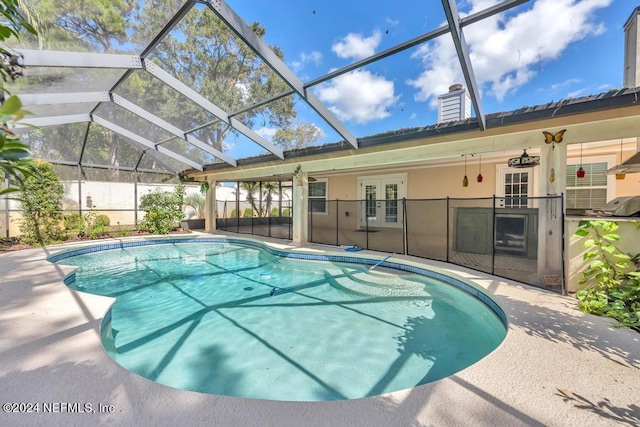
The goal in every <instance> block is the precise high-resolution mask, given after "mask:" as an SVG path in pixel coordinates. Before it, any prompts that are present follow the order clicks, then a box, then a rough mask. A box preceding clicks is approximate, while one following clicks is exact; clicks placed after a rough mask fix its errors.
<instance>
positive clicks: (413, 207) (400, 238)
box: [309, 196, 565, 294]
mask: <svg viewBox="0 0 640 427" xmlns="http://www.w3.org/2000/svg"><path fill="white" fill-rule="evenodd" d="M315 203H316V209H315V210H316V212H311V209H310V213H309V240H310V241H311V242H313V243H322V244H329V245H335V246H352V245H358V246H360V247H362V248H364V249H371V250H376V251H381V252H387V253H397V254H406V255H413V256H418V257H422V258H428V259H434V260H439V261H445V262H450V263H453V264H458V265H462V266H465V267H469V268H472V269H475V270H480V271H484V272H486V273H491V274H493V275H496V276H500V277H505V278H509V279H514V280H518V281H520V282H523V283H527V284H530V285H534V286H538V287H542V288H545V289H549V290H552V291H555V292H559V293H563V294H564V292H565V289H564V282H565V280H564V276H565V274H564V239H563V235H564V215H563V198H562V196H550V197H519V198H514V197H488V198H475V199H457V198H445V199H398V200H328V201H326V205H325V210H324V212H318V209H317V201H316V202H315ZM321 210H322V209H320V211H321Z"/></svg>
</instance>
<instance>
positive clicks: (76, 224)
mask: <svg viewBox="0 0 640 427" xmlns="http://www.w3.org/2000/svg"><path fill="white" fill-rule="evenodd" d="M63 223H64V230H65V231H67V232H70V233H80V232H81V231H83V230H84V228H85V222H84V218H83V217H82V215H80V214H79V213H72V214H68V215H65V216H64V220H63Z"/></svg>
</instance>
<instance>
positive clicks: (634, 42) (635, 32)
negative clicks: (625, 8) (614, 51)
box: [622, 6, 640, 87]
mask: <svg viewBox="0 0 640 427" xmlns="http://www.w3.org/2000/svg"><path fill="white" fill-rule="evenodd" d="M639 14H640V6H638V7H636V8H635V9H634V10H633V12H631V15H630V16H629V19H627V22H626V23H625V24H624V75H623V81H622V86H623V87H637V86H640V55H639V53H640V45H639V44H638V42H639V41H640V37H639V36H640V32H639V30H640V28H638V15H639Z"/></svg>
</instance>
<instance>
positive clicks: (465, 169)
mask: <svg viewBox="0 0 640 427" xmlns="http://www.w3.org/2000/svg"><path fill="white" fill-rule="evenodd" d="M462 186H463V187H468V186H469V178H467V157H466V156H465V157H464V178H462Z"/></svg>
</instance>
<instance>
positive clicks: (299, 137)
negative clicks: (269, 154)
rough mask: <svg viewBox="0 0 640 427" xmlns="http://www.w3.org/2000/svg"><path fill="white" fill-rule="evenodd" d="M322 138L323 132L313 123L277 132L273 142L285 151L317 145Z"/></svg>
mask: <svg viewBox="0 0 640 427" xmlns="http://www.w3.org/2000/svg"><path fill="white" fill-rule="evenodd" d="M321 137H322V130H321V129H320V128H319V127H317V126H316V125H314V124H313V123H298V124H297V126H295V127H286V128H282V129H278V130H276V133H275V134H274V135H273V142H274V143H275V144H277V145H279V146H280V147H281V148H282V149H283V150H294V149H299V148H304V147H308V146H310V145H313V144H315V143H316V142H317V141H318V140H319V139H320V138H321Z"/></svg>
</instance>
